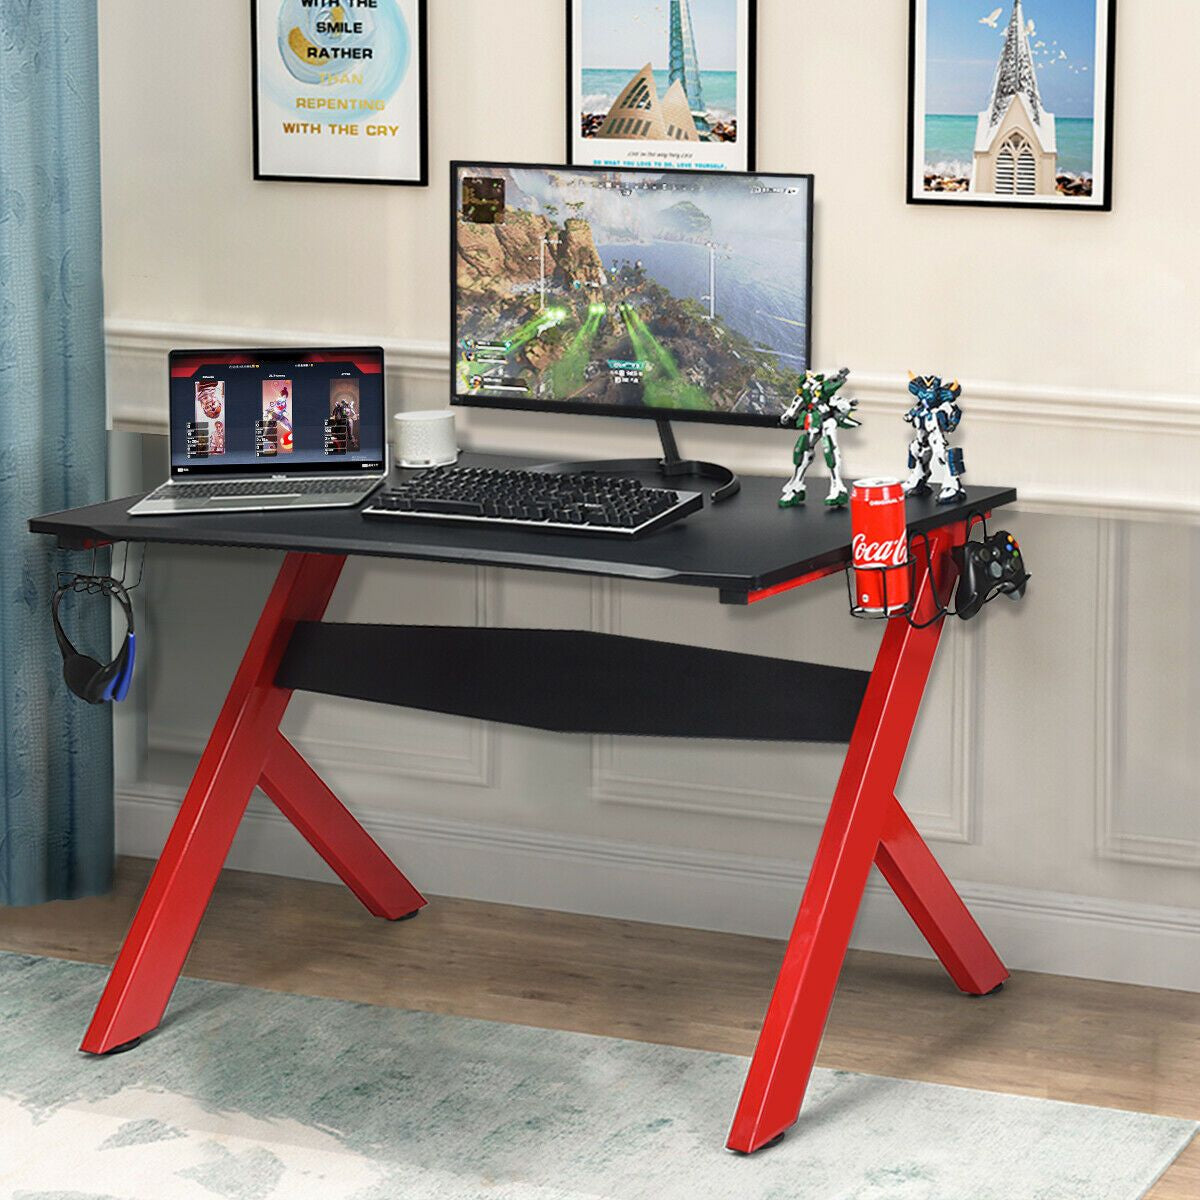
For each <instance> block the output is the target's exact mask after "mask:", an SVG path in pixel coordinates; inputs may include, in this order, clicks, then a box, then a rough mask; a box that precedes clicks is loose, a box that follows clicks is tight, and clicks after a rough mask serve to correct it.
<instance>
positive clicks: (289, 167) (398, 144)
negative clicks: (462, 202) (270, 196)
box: [250, 0, 428, 186]
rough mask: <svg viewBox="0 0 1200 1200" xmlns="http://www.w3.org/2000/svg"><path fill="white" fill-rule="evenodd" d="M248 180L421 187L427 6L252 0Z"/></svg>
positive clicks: (411, 1) (406, 0)
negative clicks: (251, 160)
mask: <svg viewBox="0 0 1200 1200" xmlns="http://www.w3.org/2000/svg"><path fill="white" fill-rule="evenodd" d="M250 15H251V36H252V39H253V56H252V57H253V63H254V177H255V178H256V179H303V180H309V181H315V182H326V183H391V184H414V185H421V186H423V185H424V184H426V183H427V182H428V163H427V160H428V150H427V140H426V87H427V81H426V55H425V39H426V30H425V23H426V4H425V0H251V8H250Z"/></svg>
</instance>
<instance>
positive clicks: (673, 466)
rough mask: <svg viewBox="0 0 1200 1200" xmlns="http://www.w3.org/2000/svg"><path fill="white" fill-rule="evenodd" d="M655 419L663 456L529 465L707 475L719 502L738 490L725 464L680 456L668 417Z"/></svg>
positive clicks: (564, 470)
mask: <svg viewBox="0 0 1200 1200" xmlns="http://www.w3.org/2000/svg"><path fill="white" fill-rule="evenodd" d="M654 423H655V424H656V425H657V426H658V436H659V440H660V441H661V442H662V448H663V456H662V458H610V459H603V460H593V461H590V462H556V463H543V464H541V465H540V466H536V467H531V468H529V469H530V470H533V471H545V472H547V473H554V474H561V475H571V474H578V473H579V472H581V471H597V472H604V473H605V474H611V475H618V474H621V473H622V472H624V471H657V472H658V474H659V475H661V476H662V477H663V478H664V479H665V480H667V481H673V480H676V479H709V480H712V481H714V482H716V483H719V484H720V486H719V487H716V488H714V489H713V491H712V494H711V497H710V499H711V500H712V502H713V503H714V504H720V502H721V501H722V500H728V499H730V498H731V497H733V496H736V495H737V494H738V492H739V491H741V488H742V481H741V480H740V479H739V478H738V477H737V476H736V475H735V474H734V473H733V472H732V471H731V470H730V469H729V468H728V467H722V466H718V464H716V463H710V462H696V461H694V460H690V459H682V458H680V457H679V447H678V445H676V442H675V433H674V430H672V428H671V422H670V421H669V420H667V419H666V418H665V417H657V418H655V422H654Z"/></svg>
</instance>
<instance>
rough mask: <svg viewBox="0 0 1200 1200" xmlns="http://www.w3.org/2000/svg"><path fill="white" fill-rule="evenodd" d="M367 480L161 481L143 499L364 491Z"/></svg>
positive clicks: (187, 498)
mask: <svg viewBox="0 0 1200 1200" xmlns="http://www.w3.org/2000/svg"><path fill="white" fill-rule="evenodd" d="M367 483H368V481H367V480H366V479H363V480H361V481H360V480H353V479H254V480H239V481H237V482H230V483H217V482H215V481H214V482H213V483H165V484H163V486H162V487H160V488H159V489H158V490H157V491H156V492H153V493H152V494H151V495H149V496H147V497H146V499H147V500H204V499H207V498H208V497H209V496H297V495H298V496H324V495H328V494H330V493H332V492H352V493H353V492H359V491H365V490H366V488H367Z"/></svg>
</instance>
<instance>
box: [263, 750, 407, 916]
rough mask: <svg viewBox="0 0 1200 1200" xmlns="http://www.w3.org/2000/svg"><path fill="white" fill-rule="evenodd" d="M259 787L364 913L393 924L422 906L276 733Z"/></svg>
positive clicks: (315, 774)
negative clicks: (320, 858)
mask: <svg viewBox="0 0 1200 1200" xmlns="http://www.w3.org/2000/svg"><path fill="white" fill-rule="evenodd" d="M260 784H261V786H262V790H263V791H264V792H266V793H267V795H268V796H270V797H271V799H272V800H273V801H274V802H275V804H276V805H277V806H278V808H279V810H280V812H282V813H283V815H284V816H285V817H287V819H288V820H289V821H291V823H292V824H293V825H295V827H296V828H297V829H298V830H300V832H301V833H302V834H304V836H305V837H306V838H307V839H308V842H309V844H310V845H311V846H312V848H313V849H314V850H316V852H317V853H318V854H319V855H320V856H321V857H322V858H323V859H324V860H325V861H326V862H327V863H328V864H329V865H330V866H331V867H332V868H333V869H334V871H336V872H337V874H338V875H339V876H340V877H341V880H342V882H343V883H344V884H345V885H346V886H347V887H348V888H349V889H350V890H351V891H352V892H353V893H354V894H355V895H356V896H357V897H358V898H359V899H360V900H361V901H362V902H363V904H364V905H366V907H367V909H368V911H370V912H371V913H373V914H374V915H375V916H377V917H386V918H387V919H388V920H389V921H395V920H398V919H399V918H400V917H409V916H412V915H413V914H414V913H415V912H416V911H417V910H418V909H421V908H424V907H425V905H426V903H427V901H426V899H425V897H424V896H422V895H421V893H420V892H418V891H417V889H416V888H415V887H413V885H412V884H411V883H409V882H408V880H407V879H405V878H404V876H403V875H401V874H400V872H399V871H397V870H396V868H395V866H393V864H392V860H391V859H390V858H388V856H387V855H386V854H384V852H383V851H382V850H380V848H379V847H378V846H377V845H376V844H375V842H374V841H373V840H372V839H371V837H370V835H369V834H368V833H367V831H366V830H365V829H364V828H363V827H362V826H361V825H360V824H359V823H358V822H357V821H356V820H355V819H354V818H353V817H352V816H351V815H350V813H349V812H348V811H347V810H346V807H345V805H343V804H342V802H341V801H340V800H339V799H338V798H337V797H336V796H335V795H334V794H333V793H332V792H331V791H330V790H329V788H327V787H326V786H325V783H324V781H323V780H322V779H321V777H320V776H319V775H318V774H317V773H316V771H314V770H313V769H312V767H310V766H309V765H308V763H307V762H306V761H305V760H304V758H303V756H302V755H301V754H300V752H299V751H298V750H297V749H296V748H295V746H293V745H292V743H291V742H289V741H288V740H287V738H285V737H284V736H283V734H282V733H276V734H275V740H274V744H273V746H272V748H271V753H270V754H269V755H268V757H267V763H266V766H265V767H264V768H263V774H262V779H261V780H260Z"/></svg>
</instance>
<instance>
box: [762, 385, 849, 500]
mask: <svg viewBox="0 0 1200 1200" xmlns="http://www.w3.org/2000/svg"><path fill="white" fill-rule="evenodd" d="M849 377H850V368H849V367H843V368H842V369H841V370H840V371H839V372H838V373H837V374H836V375H834V376H833V377H832V378H831V379H826V378H825V376H824V375H819V374H818V373H817V372H815V371H805V372H804V378H803V379H801V381H800V384H799V386H798V387H797V388H796V399H795V400H793V401H792V403H791V405H790V406H789V407H788V410H787V412H785V413H784V414H783V416H782V417H780V418H779V423H780V424H781V425H793V426H795V428H796V429H798V430H799V431H800V437H799V438H798V439H797V441H796V449H795V451H794V452H793V454H792V461H793V462H794V463H795V464H796V470H795V471H794V472H793V473H792V477H791V479H789V480H788V482H787V483H786V484H785V485H784V488H783V494H782V495H781V496H780V497H779V507H780V508H794V507H795V506H796V505H798V504H803V503H804V498H805V490H804V475H805V472H806V471H807V470H808V468H809V467H810V466H811V465H812V460H813V458H814V457H815V456H816V453H817V445H818V443H821V444H823V446H824V449H825V465H826V466H827V467H828V468H829V495H828V497H827V498H826V500H825V503H826V504H827V505H828V506H829V507H830V508H842V507H844V506H845V504H846V503H847V502H848V501H849V499H850V493H849V492H848V491H847V490H846V485H845V484H844V483H843V482H842V452H841V449H840V447H839V446H838V430H839V429H857V428H858V427H859V425H861V424H862V422H861V421H856V420H855V419H854V418H853V417H852V416H851V415H850V414H851V412H852V411H853V410H854V409H855V408H857V407H858V401H857V400H849V399H847V398H846V397H844V396H843V397H839V396H838V394H837V393H838V392H839V391H841V389H842V387H843V386H844V385H845V383H846V380H847V379H848V378H849Z"/></svg>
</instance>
